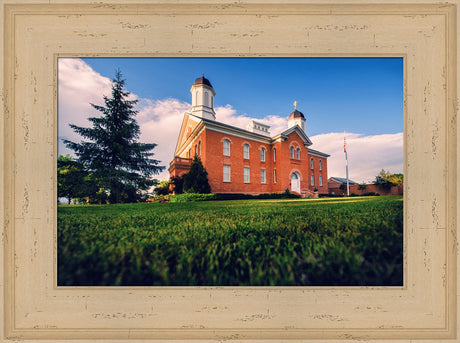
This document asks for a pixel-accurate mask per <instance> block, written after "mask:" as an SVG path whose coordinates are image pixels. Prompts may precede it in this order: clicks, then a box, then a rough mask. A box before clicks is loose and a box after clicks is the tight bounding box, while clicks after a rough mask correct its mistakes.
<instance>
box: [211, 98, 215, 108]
mask: <svg viewBox="0 0 460 343" xmlns="http://www.w3.org/2000/svg"><path fill="white" fill-rule="evenodd" d="M211 107H212V108H214V97H213V96H211Z"/></svg>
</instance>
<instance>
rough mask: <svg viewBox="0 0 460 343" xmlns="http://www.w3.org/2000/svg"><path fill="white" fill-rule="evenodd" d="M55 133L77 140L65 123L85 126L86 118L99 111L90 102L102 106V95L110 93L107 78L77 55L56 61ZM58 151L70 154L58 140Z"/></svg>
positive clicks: (95, 114) (87, 122)
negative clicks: (57, 62) (56, 113)
mask: <svg viewBox="0 0 460 343" xmlns="http://www.w3.org/2000/svg"><path fill="white" fill-rule="evenodd" d="M58 71H59V73H58V88H59V92H58V115H59V116H58V135H59V137H61V138H65V139H69V140H72V141H79V140H80V136H78V135H77V134H76V133H74V132H73V130H72V129H71V128H70V127H69V124H74V125H77V126H85V127H86V126H89V125H90V122H89V121H88V120H87V118H89V117H94V116H99V115H100V112H99V111H97V110H95V109H94V108H93V107H91V105H90V103H93V104H95V105H103V104H104V100H103V95H107V96H108V95H110V93H111V81H110V79H109V78H107V77H103V76H102V75H100V74H98V73H96V72H95V71H94V70H93V69H91V68H90V67H89V66H88V65H87V64H86V63H85V62H83V61H82V60H80V59H78V58H61V59H59V64H58ZM59 153H60V154H67V153H71V152H70V151H68V150H67V149H65V148H64V145H63V144H62V141H61V140H60V141H59Z"/></svg>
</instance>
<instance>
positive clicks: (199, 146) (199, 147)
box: [198, 141, 201, 155]
mask: <svg viewBox="0 0 460 343" xmlns="http://www.w3.org/2000/svg"><path fill="white" fill-rule="evenodd" d="M198 155H201V141H199V142H198Z"/></svg>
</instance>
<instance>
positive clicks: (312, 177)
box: [310, 175, 315, 186]
mask: <svg viewBox="0 0 460 343" xmlns="http://www.w3.org/2000/svg"><path fill="white" fill-rule="evenodd" d="M310 183H311V185H312V186H314V185H315V175H312V176H311V180H310Z"/></svg>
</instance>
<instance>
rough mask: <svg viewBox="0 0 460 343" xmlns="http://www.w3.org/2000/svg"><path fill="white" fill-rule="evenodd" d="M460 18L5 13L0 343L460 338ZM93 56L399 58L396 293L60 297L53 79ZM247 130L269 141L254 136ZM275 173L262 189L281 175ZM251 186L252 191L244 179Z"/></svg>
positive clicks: (73, 289)
mask: <svg viewBox="0 0 460 343" xmlns="http://www.w3.org/2000/svg"><path fill="white" fill-rule="evenodd" d="M458 15H459V9H458V2H457V1H454V0H452V1H447V2H443V3H442V4H439V3H420V2H418V1H415V0H414V1H410V0H408V1H404V2H401V3H398V4H394V3H391V2H389V1H383V0H382V1H371V2H367V3H365V2H362V1H356V2H353V3H348V4H341V3H334V2H325V3H323V4H318V3H315V2H312V1H296V2H294V3H289V4H284V3H263V2H259V1H244V2H238V3H232V2H228V1H215V2H208V1H204V0H202V1H195V2H190V1H185V0H184V1H180V2H176V3H165V2H161V1H153V2H152V1H148V2H141V3H139V2H131V1H112V2H102V3H92V4H91V3H84V2H80V3H75V2H69V1H64V0H62V1H55V2H52V3H40V2H36V1H33V0H23V1H8V0H7V1H4V3H3V4H2V7H1V17H2V23H3V26H2V27H3V31H2V35H1V40H2V43H3V44H2V49H3V50H2V55H3V57H4V63H3V66H2V68H3V72H2V74H1V75H2V79H1V82H2V83H1V85H2V97H1V101H2V104H3V108H4V116H3V117H2V119H1V124H0V125H1V126H0V127H1V128H2V132H3V136H2V145H1V146H2V154H1V157H0V158H1V159H0V161H1V165H2V167H3V168H2V169H1V170H2V178H1V181H0V182H1V183H2V187H0V189H1V190H2V198H3V199H4V202H3V205H2V210H1V211H0V215H1V218H2V221H3V223H4V225H3V232H2V234H3V235H2V237H3V246H2V253H3V257H4V263H3V264H2V266H1V267H0V268H2V269H1V271H2V272H1V277H2V278H1V279H0V286H1V287H2V290H3V292H0V296H1V298H2V300H3V301H2V304H3V307H2V310H3V313H2V314H3V316H2V318H3V320H2V321H1V328H2V330H1V335H2V339H3V340H4V341H5V342H8V341H17V340H31V341H40V340H46V341H56V342H59V341H64V340H69V339H79V340H88V341H95V340H105V341H112V340H113V341H118V340H120V339H122V340H124V341H126V340H128V341H129V340H133V341H134V340H139V339H143V340H147V341H154V340H162V341H168V340H176V341H181V340H182V341H190V340H192V339H193V340H197V341H226V340H233V341H247V340H254V341H273V340H277V341H285V340H296V341H305V342H314V341H317V340H328V341H332V340H335V341H341V340H372V341H378V340H388V339H391V340H393V341H396V340H398V341H401V342H409V341H411V340H415V339H430V340H433V341H439V342H442V341H444V340H452V339H458V338H459V336H460V335H459V329H458V328H459V327H460V325H459V324H460V323H459V321H458V313H457V300H458V297H459V296H460V293H459V291H458V287H457V284H458V282H459V281H460V280H459V279H458V278H459V274H460V273H459V270H458V262H459V261H458V256H459V255H458V243H457V234H458V219H457V210H458V205H457V201H458V180H457V167H458V162H457V158H458V156H457V155H458V154H457V150H458V149H457V144H458V143H459V139H458V138H459V136H458V130H457V127H458V124H457V115H458V108H459V106H458V86H459V83H458V77H459V74H458V69H457V68H458V67H457V60H458V19H457V18H458ZM93 57H105V58H108V57H158V58H160V57H161V58H178V57H200V58H203V57H213V58H215V57H235V58H237V57H238V58H256V57H257V58H259V57H265V58H281V57H284V58H306V57H315V58H339V57H340V58H344V57H346V58H356V57H359V58H394V59H400V60H402V64H403V75H404V79H403V91H404V95H403V110H404V115H403V119H402V121H403V123H404V132H403V140H404V170H403V172H404V234H403V252H404V253H403V272H404V273H403V278H402V285H397V286H336V287H334V286H301V285H297V286H284V285H283V286H224V287H222V286H156V287H148V286H137V287H135V286H110V287H109V286H107V287H105V286H104V287H102V286H98V287H96V286H77V285H75V286H63V285H62V284H60V283H59V282H58V263H57V256H58V244H57V242H58V235H57V232H58V231H57V224H58V221H57V212H58V205H57V203H58V201H57V200H58V190H57V164H56V161H57V158H58V144H59V143H58V125H59V120H58V104H59V87H58V79H59V73H58V66H59V61H60V60H63V59H70V58H93ZM197 77H199V75H198V76H197ZM203 79H204V76H203ZM208 83H209V81H208ZM202 84H204V85H207V84H206V82H204V80H202V83H201V84H200V85H202ZM187 86H189V85H187ZM211 88H212V86H211ZM208 100H209V99H208ZM211 101H212V99H211ZM331 101H333V99H331ZM192 104H193V101H192ZM295 106H297V104H296V105H295ZM198 107H199V106H196V111H197V112H196V113H199V111H202V109H199V108H198ZM211 107H212V106H211ZM295 110H297V107H296V108H295ZM208 112H209V111H208ZM196 113H195V114H196ZM293 113H294V112H293ZM202 115H203V118H204V116H205V115H204V114H202ZM206 115H208V116H209V115H212V113H211V114H209V113H208V114H206ZM296 118H297V119H296ZM299 118H300V119H301V116H300V115H298V116H297V117H295V115H294V117H293V120H300V119H299ZM208 120H209V118H208ZM300 125H301V123H300ZM251 129H252V130H255V129H257V130H260V131H261V132H260V133H262V134H263V132H262V131H264V130H268V129H267V127H266V126H264V123H257V122H255V123H253V127H252V128H251ZM307 138H308V137H307ZM223 144H224V143H223ZM318 148H319V147H318ZM229 149H232V147H231V145H230V147H229ZM184 151H185V150H184ZM229 151H231V150H229ZM242 151H243V150H242ZM224 152H225V147H224ZM295 153H296V150H295V149H294V151H293V154H294V157H295ZM298 153H300V150H299V152H298ZM318 153H321V152H318ZM257 154H258V156H260V158H262V156H263V158H264V159H265V157H266V156H267V157H270V158H272V155H271V151H270V152H269V151H267V152H265V151H264V152H263V153H262V151H257ZM266 154H267V155H266ZM316 157H318V156H316ZM320 157H321V156H320ZM168 163H169V161H168ZM267 170H268V169H267ZM223 172H224V175H223V178H224V179H225V168H224V171H223ZM265 173H266V174H265ZM265 173H264V174H263V176H262V174H261V175H259V176H258V177H260V178H261V180H265V178H266V177H273V176H272V175H271V174H270V170H268V171H266V172H265ZM229 175H231V174H229ZM297 175H301V174H300V173H299V174H297ZM329 176H331V175H329ZM245 177H247V180H252V179H253V176H252V174H250V172H249V170H248V174H247V175H246V176H245ZM242 180H243V179H242ZM244 180H246V179H244ZM296 180H297V179H296V178H295V177H293V178H292V180H291V182H294V183H295V182H296ZM224 181H225V180H224ZM359 181H360V180H359ZM291 186H292V184H291Z"/></svg>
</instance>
